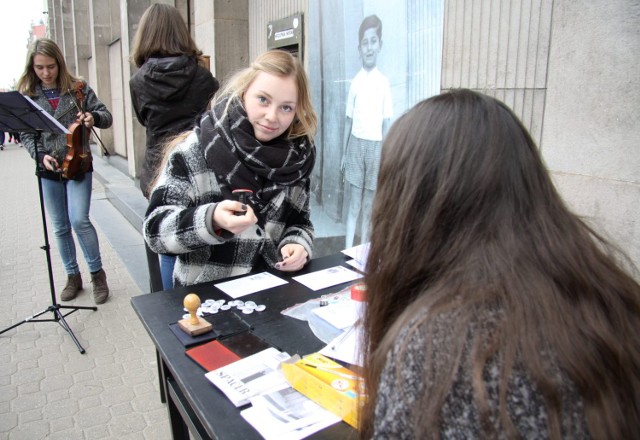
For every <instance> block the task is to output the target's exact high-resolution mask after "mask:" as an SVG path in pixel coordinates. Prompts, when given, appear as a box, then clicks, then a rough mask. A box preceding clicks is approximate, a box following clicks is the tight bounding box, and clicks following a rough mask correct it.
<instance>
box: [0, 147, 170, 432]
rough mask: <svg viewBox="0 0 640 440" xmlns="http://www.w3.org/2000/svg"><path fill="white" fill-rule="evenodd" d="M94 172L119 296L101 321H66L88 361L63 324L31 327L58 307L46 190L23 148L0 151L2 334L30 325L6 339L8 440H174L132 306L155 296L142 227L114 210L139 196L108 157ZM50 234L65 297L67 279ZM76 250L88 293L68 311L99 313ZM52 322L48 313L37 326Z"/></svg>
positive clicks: (2, 382)
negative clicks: (43, 205)
mask: <svg viewBox="0 0 640 440" xmlns="http://www.w3.org/2000/svg"><path fill="white" fill-rule="evenodd" d="M95 168H96V171H95V172H94V179H93V195H92V206H91V217H92V219H93V223H94V225H95V226H96V229H97V230H98V237H99V240H100V247H101V254H102V262H103V267H104V270H105V272H106V274H107V281H108V284H109V288H110V291H111V295H110V297H109V299H108V300H107V302H106V303H105V304H102V305H100V306H97V307H98V310H97V311H92V310H77V311H75V312H74V313H72V314H70V315H68V316H67V317H66V318H65V320H66V322H67V323H68V324H69V327H70V328H71V330H72V331H73V333H74V334H75V336H76V337H77V338H78V340H79V342H80V344H81V345H82V346H83V347H84V349H85V350H86V353H85V354H81V353H80V352H79V350H78V348H77V347H76V345H75V343H74V342H73V340H72V338H71V336H70V335H69V334H68V333H67V332H66V331H65V330H64V329H63V327H62V326H61V325H60V323H56V322H28V318H29V317H31V316H33V315H35V314H37V313H39V312H41V311H44V310H47V308H48V307H49V306H50V305H51V303H52V300H51V290H50V288H49V274H48V270H47V259H46V252H45V251H44V250H42V249H41V246H43V245H44V243H45V239H44V232H43V225H42V216H41V211H40V201H39V194H38V180H37V178H36V176H35V174H34V162H33V161H32V160H31V158H30V157H29V155H28V154H27V152H26V151H25V150H24V148H20V147H19V146H18V145H15V144H5V148H4V151H0V179H1V182H0V206H1V208H0V301H2V307H1V308H0V331H1V330H4V329H6V328H8V327H10V326H12V325H14V324H18V323H20V322H23V321H27V322H24V323H22V324H20V325H18V326H17V327H15V328H13V329H11V330H8V331H7V332H5V333H3V334H1V335H0V439H7V440H18V439H25V440H34V439H45V438H46V439H65V440H66V439H91V440H93V439H112V438H117V439H154V440H156V439H158V440H162V439H169V438H170V436H171V435H170V429H169V421H168V416H167V410H166V406H165V405H164V404H162V403H161V402H160V397H159V387H158V377H157V366H156V356H155V349H154V346H153V343H152V342H151V339H150V338H149V336H148V335H147V332H146V331H145V329H144V328H143V326H142V324H141V323H140V321H139V319H138V317H137V315H136V314H135V312H134V311H133V309H132V307H131V304H130V298H131V297H133V296H136V295H140V294H142V293H145V292H147V291H148V288H147V286H148V272H147V269H146V260H145V254H144V246H143V242H142V237H141V235H140V232H139V229H136V227H135V226H133V225H132V224H134V225H135V221H136V219H133V220H132V219H126V218H125V217H126V215H127V214H123V212H126V210H122V209H120V210H119V209H116V208H115V207H114V203H123V202H122V200H126V199H127V196H126V195H125V196H123V198H121V199H119V201H116V202H114V200H112V195H113V192H114V191H118V190H119V189H121V190H123V191H124V192H125V193H128V194H134V193H135V191H132V190H135V188H134V186H133V182H132V181H131V180H130V179H128V178H127V179H128V182H127V179H121V180H118V177H117V173H116V174H113V175H110V173H111V172H112V171H113V167H112V166H111V165H106V166H105V162H104V161H103V160H102V159H101V158H99V157H97V158H96V163H95ZM114 176H115V177H114ZM127 186H128V188H125V187H127ZM138 194H139V190H138ZM139 198H142V196H141V195H140V196H139ZM142 200H143V201H144V199H143V198H142ZM139 203H140V202H139V200H135V201H134V202H132V204H133V205H136V204H138V206H137V207H136V208H134V209H133V211H138V212H139V211H140V206H139ZM48 229H49V244H50V247H51V250H50V254H51V266H52V272H53V278H54V284H55V289H56V294H57V295H59V292H60V291H61V290H62V287H63V286H64V284H65V281H66V275H65V273H64V269H63V267H62V263H61V260H60V257H59V255H58V250H57V245H56V243H55V238H54V237H53V233H52V232H51V227H50V226H49V228H48ZM76 247H77V249H78V262H79V264H80V267H81V272H82V278H83V284H84V290H83V291H82V292H81V293H80V294H79V296H78V297H77V298H76V299H75V300H73V301H70V302H69V303H60V304H61V305H76V306H94V305H95V304H94V302H93V298H92V295H91V278H90V275H89V272H88V269H87V266H86V263H85V262H84V258H83V256H82V253H81V251H80V248H79V246H76ZM63 311H64V309H63ZM50 318H53V313H52V312H50V311H47V312H46V313H44V314H43V315H41V316H40V317H39V318H38V319H50Z"/></svg>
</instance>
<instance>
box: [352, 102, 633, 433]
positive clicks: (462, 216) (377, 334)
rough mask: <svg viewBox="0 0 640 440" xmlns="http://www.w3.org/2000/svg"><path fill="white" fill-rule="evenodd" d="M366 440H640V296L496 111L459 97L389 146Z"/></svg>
mask: <svg viewBox="0 0 640 440" xmlns="http://www.w3.org/2000/svg"><path fill="white" fill-rule="evenodd" d="M377 188H378V189H377V194H376V198H375V202H374V209H373V216H372V234H371V248H370V253H369V258H368V266H367V270H368V274H367V276H366V284H367V288H368V295H367V298H368V308H367V312H366V316H365V320H364V327H365V345H364V347H365V364H364V365H366V368H365V371H364V375H365V381H366V384H367V390H368V393H369V399H368V401H367V404H366V405H365V407H364V409H363V411H362V413H361V426H362V429H361V436H362V438H371V437H374V438H394V439H395V438H519V437H523V438H555V439H558V438H596V439H613V438H615V439H622V438H633V437H636V436H637V435H638V433H639V432H640V421H639V418H640V416H639V414H640V407H639V405H640V338H638V335H639V334H640V286H639V285H638V283H637V282H636V281H635V280H634V278H633V277H632V275H630V274H629V273H627V271H625V270H624V269H623V267H627V268H631V265H630V264H627V263H626V262H625V261H626V260H621V259H620V258H619V257H621V253H619V252H618V251H617V250H616V249H615V248H614V247H613V246H612V245H610V244H609V243H608V242H607V241H605V240H604V239H603V238H602V237H600V236H599V235H598V234H597V233H596V232H595V231H594V230H593V229H591V228H590V227H589V226H587V225H586V224H585V223H584V222H583V221H582V220H581V219H579V218H578V217H577V216H576V215H575V214H573V213H571V212H570V211H569V209H568V208H567V207H566V206H565V204H564V203H563V201H562V200H561V197H560V196H559V194H558V193H557V191H556V189H555V188H554V186H553V183H552V181H551V178H550V176H549V173H548V172H547V170H546V168H545V166H544V164H543V162H542V159H541V157H540V154H539V152H538V149H537V147H536V145H535V144H534V142H533V140H532V139H531V137H530V136H529V134H528V132H527V130H526V129H525V128H524V127H523V126H522V124H521V123H520V121H519V120H518V119H517V117H516V116H515V115H514V114H513V112H512V111H511V110H509V109H508V108H507V107H506V106H505V105H504V104H503V103H501V102H499V101H498V100H496V99H493V98H490V97H488V96H484V95H482V94H479V93H475V92H472V91H469V90H454V91H451V92H448V93H444V94H442V95H439V96H435V97H432V98H430V99H428V100H425V101H423V102H421V103H419V104H417V105H416V106H415V107H414V108H413V109H411V110H410V111H409V112H408V113H406V114H405V115H404V116H402V117H401V118H399V119H398V121H397V122H396V123H395V124H394V125H393V126H392V128H391V130H390V132H389V135H388V137H387V138H386V140H385V142H384V145H383V151H382V159H381V166H380V172H379V180H378V187H377Z"/></svg>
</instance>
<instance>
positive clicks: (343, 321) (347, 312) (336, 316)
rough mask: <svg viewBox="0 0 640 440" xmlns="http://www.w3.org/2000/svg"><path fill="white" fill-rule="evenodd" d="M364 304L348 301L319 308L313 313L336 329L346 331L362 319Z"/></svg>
mask: <svg viewBox="0 0 640 440" xmlns="http://www.w3.org/2000/svg"><path fill="white" fill-rule="evenodd" d="M364 304H365V303H363V302H361V301H354V300H352V299H346V300H344V301H338V302H335V303H333V304H329V305H328V306H324V307H318V308H316V309H313V310H312V311H311V313H315V314H316V315H318V316H319V317H320V318H322V319H324V320H325V321H327V322H328V323H329V324H331V325H332V326H334V327H335V328H338V329H340V330H344V329H346V328H348V327H351V326H353V325H354V324H355V323H356V321H357V320H358V319H359V318H360V316H361V315H362V313H363V311H364Z"/></svg>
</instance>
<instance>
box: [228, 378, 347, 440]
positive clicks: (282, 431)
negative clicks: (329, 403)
mask: <svg viewBox="0 0 640 440" xmlns="http://www.w3.org/2000/svg"><path fill="white" fill-rule="evenodd" d="M251 405H252V406H251V408H248V409H246V410H244V411H242V412H240V415H242V417H243V418H244V419H245V420H246V421H247V422H249V423H250V424H251V425H252V426H253V427H254V428H255V429H256V430H257V431H258V432H259V433H260V435H262V437H264V438H265V439H266V440H299V439H302V438H305V437H308V436H309V435H311V434H313V433H315V432H318V431H320V430H321V429H324V428H326V427H328V426H331V425H333V424H334V423H338V422H340V417H338V416H336V415H335V414H333V413H331V412H329V411H327V410H325V409H324V408H322V407H321V406H319V405H317V404H316V403H314V402H313V401H312V400H311V399H309V398H308V397H305V396H303V395H302V394H300V393H299V392H298V391H296V390H294V389H293V388H291V387H290V386H289V387H283V388H282V389H280V390H273V391H271V392H269V393H265V394H261V395H259V396H256V397H252V398H251Z"/></svg>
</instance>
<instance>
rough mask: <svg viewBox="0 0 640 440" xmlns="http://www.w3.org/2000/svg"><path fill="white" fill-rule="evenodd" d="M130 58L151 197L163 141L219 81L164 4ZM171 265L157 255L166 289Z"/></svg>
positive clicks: (146, 22) (185, 125)
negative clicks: (144, 144) (145, 139)
mask: <svg viewBox="0 0 640 440" xmlns="http://www.w3.org/2000/svg"><path fill="white" fill-rule="evenodd" d="M132 60H133V62H134V63H135V65H136V66H137V67H139V68H140V69H139V70H138V71H137V72H136V73H135V74H134V75H133V76H132V77H131V79H130V80H129V87H130V89H131V102H132V103H133V109H134V111H135V113H136V116H137V118H138V121H140V123H141V124H142V125H144V126H145V127H146V129H147V143H146V150H145V154H144V162H143V163H142V172H141V174H140V189H141V190H142V194H144V196H145V197H146V198H149V194H150V192H151V190H152V189H153V188H151V187H150V186H151V183H152V182H153V179H154V177H155V175H156V174H157V169H158V167H159V165H160V163H161V162H162V156H163V148H162V146H163V145H164V143H165V141H166V140H167V139H168V138H170V137H172V136H174V135H176V134H178V133H181V132H183V131H185V130H189V129H191V128H193V125H194V122H195V121H196V120H197V119H198V117H199V116H200V115H201V114H202V113H204V112H205V110H207V108H208V105H209V102H210V100H211V98H212V97H213V95H214V94H215V92H216V91H217V90H218V88H219V83H218V81H217V80H216V79H215V78H214V77H213V75H212V74H211V72H210V71H209V70H208V69H206V68H205V67H203V66H202V62H203V58H202V51H201V50H199V49H198V48H197V47H196V44H195V41H194V40H193V38H191V35H190V34H189V30H188V28H187V25H186V23H185V22H184V20H183V19H182V16H181V15H180V12H179V11H178V10H177V9H176V8H175V7H173V6H169V5H166V4H161V3H156V4H153V5H151V6H150V7H149V8H148V9H147V10H146V11H145V12H144V14H143V15H142V18H141V19H140V24H139V26H138V31H137V33H136V36H135V38H134V42H133V51H132ZM174 264H175V257H174V256H169V255H161V256H160V272H161V274H162V284H163V288H164V289H170V288H172V287H173V280H172V274H173V266H174Z"/></svg>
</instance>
